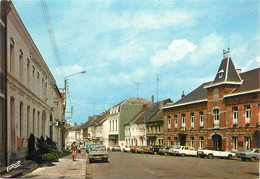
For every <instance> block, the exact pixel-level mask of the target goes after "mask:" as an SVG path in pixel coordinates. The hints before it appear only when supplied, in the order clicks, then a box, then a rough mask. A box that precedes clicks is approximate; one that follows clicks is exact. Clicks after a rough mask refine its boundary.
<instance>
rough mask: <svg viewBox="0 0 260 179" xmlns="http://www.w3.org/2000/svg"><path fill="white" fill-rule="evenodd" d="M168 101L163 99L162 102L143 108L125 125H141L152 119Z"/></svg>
mask: <svg viewBox="0 0 260 179" xmlns="http://www.w3.org/2000/svg"><path fill="white" fill-rule="evenodd" d="M170 101H171V100H170V99H165V100H163V101H159V102H155V103H151V104H150V105H149V106H148V107H146V108H143V109H142V110H141V112H139V113H138V114H137V115H136V116H135V117H133V118H132V119H131V120H130V121H129V122H128V123H127V124H130V123H133V122H135V123H137V124H141V123H145V122H147V121H149V120H151V119H152V117H153V116H155V115H156V114H157V113H158V112H159V111H160V108H161V106H163V105H165V104H166V103H168V102H170Z"/></svg>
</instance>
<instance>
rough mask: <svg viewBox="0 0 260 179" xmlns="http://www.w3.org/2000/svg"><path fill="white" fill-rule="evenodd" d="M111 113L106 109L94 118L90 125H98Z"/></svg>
mask: <svg viewBox="0 0 260 179" xmlns="http://www.w3.org/2000/svg"><path fill="white" fill-rule="evenodd" d="M108 114H109V111H108V110H107V111H105V112H104V113H102V114H101V115H99V116H98V117H97V118H96V119H94V120H93V121H92V122H91V123H90V124H89V126H88V127H91V126H95V125H98V123H99V122H101V121H102V120H103V119H105V118H106V117H107V116H108Z"/></svg>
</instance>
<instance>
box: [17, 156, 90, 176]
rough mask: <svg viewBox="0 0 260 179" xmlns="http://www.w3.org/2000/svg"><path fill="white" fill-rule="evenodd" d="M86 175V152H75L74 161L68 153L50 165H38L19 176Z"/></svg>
mask: <svg viewBox="0 0 260 179" xmlns="http://www.w3.org/2000/svg"><path fill="white" fill-rule="evenodd" d="M85 176H86V153H85V151H84V152H82V153H78V154H77V159H76V161H72V156H71V155H68V156H65V157H63V158H60V159H59V162H53V165H52V166H45V167H40V168H38V169H36V170H34V171H33V172H31V173H28V174H26V175H24V176H22V177H21V178H85Z"/></svg>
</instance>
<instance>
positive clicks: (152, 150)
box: [149, 145, 162, 154]
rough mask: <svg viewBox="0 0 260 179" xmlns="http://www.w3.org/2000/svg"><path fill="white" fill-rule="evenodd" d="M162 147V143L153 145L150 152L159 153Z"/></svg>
mask: <svg viewBox="0 0 260 179" xmlns="http://www.w3.org/2000/svg"><path fill="white" fill-rule="evenodd" d="M161 147H162V146H160V145H152V146H151V148H150V150H149V153H150V154H157V153H158V151H159V149H160V148H161Z"/></svg>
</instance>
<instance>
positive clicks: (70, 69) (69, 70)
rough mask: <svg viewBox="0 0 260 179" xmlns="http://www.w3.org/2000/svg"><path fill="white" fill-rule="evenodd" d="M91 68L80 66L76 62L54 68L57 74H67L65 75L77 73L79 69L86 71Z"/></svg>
mask: <svg viewBox="0 0 260 179" xmlns="http://www.w3.org/2000/svg"><path fill="white" fill-rule="evenodd" d="M91 68H92V66H88V67H82V66H80V65H78V64H74V65H68V66H59V67H57V68H55V72H56V74H57V75H58V76H63V75H64V76H67V75H71V74H74V73H78V72H81V71H84V70H86V71H88V70H90V69H91Z"/></svg>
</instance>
